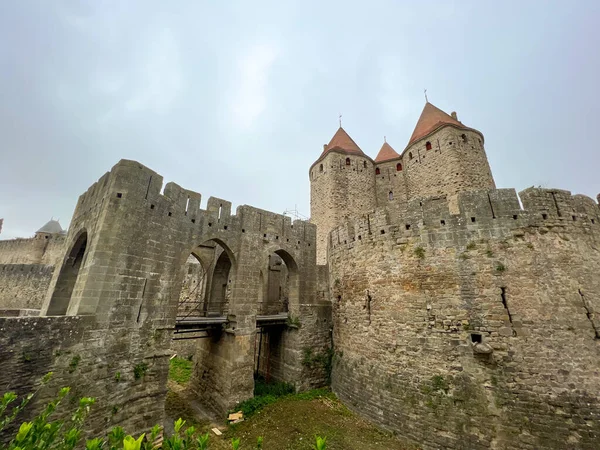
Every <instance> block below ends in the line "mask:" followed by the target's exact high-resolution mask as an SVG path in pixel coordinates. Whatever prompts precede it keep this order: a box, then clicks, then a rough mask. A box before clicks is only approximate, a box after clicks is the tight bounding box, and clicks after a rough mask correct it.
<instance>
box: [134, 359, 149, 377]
mask: <svg viewBox="0 0 600 450" xmlns="http://www.w3.org/2000/svg"><path fill="white" fill-rule="evenodd" d="M147 370H148V364H146V363H145V362H142V363H139V364H137V365H136V366H135V367H134V368H133V376H134V377H135V379H136V380H139V379H140V378H144V375H146V371H147Z"/></svg>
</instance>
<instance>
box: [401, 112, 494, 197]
mask: <svg viewBox="0 0 600 450" xmlns="http://www.w3.org/2000/svg"><path fill="white" fill-rule="evenodd" d="M483 144H484V138H483V134H482V133H481V132H480V131H478V130H476V129H474V128H469V127H467V126H465V125H463V123H462V122H460V121H459V120H458V117H457V116H456V113H455V112H453V113H452V115H448V114H446V113H445V112H444V111H442V110H441V109H439V108H437V107H435V106H434V105H432V104H431V103H429V102H427V103H426V104H425V107H424V108H423V112H422V113H421V117H419V121H418V122H417V125H416V127H415V130H414V131H413V134H412V136H411V138H410V140H409V142H408V145H407V146H406V148H405V149H404V151H403V152H402V162H403V168H404V170H405V176H406V181H407V190H408V196H409V198H414V197H426V196H433V195H447V196H448V197H449V198H450V199H452V198H453V197H456V194H458V193H459V192H461V191H469V190H477V189H494V188H495V187H496V185H495V183H494V178H493V176H492V171H491V169H490V165H489V163H488V159H487V156H486V154H485V149H484V145H483Z"/></svg>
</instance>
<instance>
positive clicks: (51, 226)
mask: <svg viewBox="0 0 600 450" xmlns="http://www.w3.org/2000/svg"><path fill="white" fill-rule="evenodd" d="M65 234H67V232H66V231H65V230H63V228H62V227H61V226H60V223H59V222H58V220H54V219H50V220H49V221H48V222H46V224H45V225H44V226H43V227H42V228H40V229H39V230H37V231H36V232H35V236H36V237H44V238H46V239H48V237H50V236H53V235H65Z"/></svg>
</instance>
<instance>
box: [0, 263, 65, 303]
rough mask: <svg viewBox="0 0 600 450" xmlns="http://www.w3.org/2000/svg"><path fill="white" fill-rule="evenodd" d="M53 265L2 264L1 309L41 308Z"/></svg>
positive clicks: (0, 275)
mask: <svg viewBox="0 0 600 450" xmlns="http://www.w3.org/2000/svg"><path fill="white" fill-rule="evenodd" d="M53 270H54V267H53V266H46V265H43V264H0V309H40V308H41V306H42V303H43V301H44V297H45V295H46V291H47V290H48V284H49V283H50V278H51V277H52V271H53Z"/></svg>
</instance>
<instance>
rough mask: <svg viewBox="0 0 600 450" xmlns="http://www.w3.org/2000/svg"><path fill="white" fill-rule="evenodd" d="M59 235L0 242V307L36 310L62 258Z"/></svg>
mask: <svg viewBox="0 0 600 450" xmlns="http://www.w3.org/2000/svg"><path fill="white" fill-rule="evenodd" d="M64 243H65V239H64V237H63V236H51V235H42V234H40V235H38V236H36V237H33V238H30V239H11V240H7V241H0V309H40V308H41V307H42V304H43V302H44V298H45V296H46V292H47V290H48V285H49V283H50V279H51V277H52V271H53V269H54V266H55V265H56V263H57V260H58V259H60V258H62V252H64Z"/></svg>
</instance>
